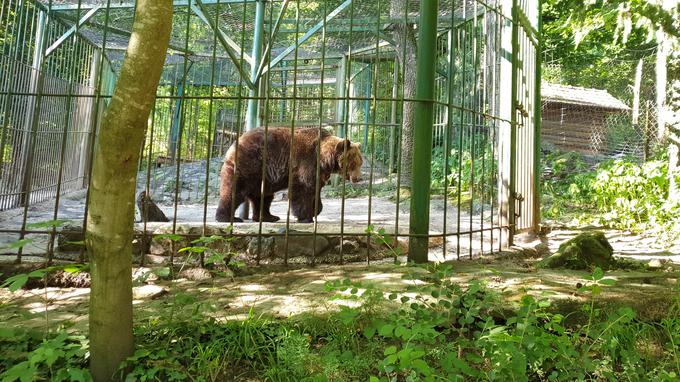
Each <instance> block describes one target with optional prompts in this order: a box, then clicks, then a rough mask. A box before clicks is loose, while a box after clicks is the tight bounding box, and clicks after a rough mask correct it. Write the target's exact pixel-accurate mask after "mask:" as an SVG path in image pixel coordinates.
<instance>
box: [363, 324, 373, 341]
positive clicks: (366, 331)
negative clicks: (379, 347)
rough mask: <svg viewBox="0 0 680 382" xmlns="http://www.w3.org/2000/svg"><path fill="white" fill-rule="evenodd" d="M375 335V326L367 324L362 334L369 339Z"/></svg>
mask: <svg viewBox="0 0 680 382" xmlns="http://www.w3.org/2000/svg"><path fill="white" fill-rule="evenodd" d="M374 335H375V327H374V326H368V327H366V328H365V329H364V336H365V337H366V338H368V339H369V340H370V339H371V338H373V336H374Z"/></svg>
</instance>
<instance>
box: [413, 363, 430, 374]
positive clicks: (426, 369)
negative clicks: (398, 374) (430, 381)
mask: <svg viewBox="0 0 680 382" xmlns="http://www.w3.org/2000/svg"><path fill="white" fill-rule="evenodd" d="M411 365H412V366H413V368H414V369H416V370H418V371H420V372H421V373H422V374H424V375H426V376H427V375H430V374H432V371H431V370H430V366H429V365H428V364H427V362H425V361H423V360H422V359H414V360H413V361H411Z"/></svg>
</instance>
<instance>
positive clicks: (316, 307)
mask: <svg viewBox="0 0 680 382" xmlns="http://www.w3.org/2000/svg"><path fill="white" fill-rule="evenodd" d="M578 232H579V231H577V230H569V229H560V230H554V231H552V232H550V233H549V234H548V235H546V236H545V237H543V238H541V239H531V238H527V239H525V240H524V243H523V244H522V245H524V246H525V247H527V248H535V247H536V246H537V243H541V242H542V243H543V244H546V245H547V246H548V248H549V249H550V250H551V251H555V250H556V249H557V247H558V246H559V244H561V243H562V242H564V241H565V240H567V239H568V238H571V237H573V236H574V235H576V234H577V233H578ZM606 235H607V236H608V238H609V239H610V241H611V244H612V246H613V247H614V252H615V255H616V256H624V257H631V258H636V259H639V260H641V261H645V262H647V261H649V260H653V259H661V260H662V261H657V263H658V264H655V267H656V268H655V269H650V270H645V271H625V270H616V271H611V272H608V273H607V276H608V277H613V278H615V279H616V280H617V283H616V285H615V286H612V287H608V288H606V289H605V291H604V293H603V295H602V296H601V297H600V299H601V301H606V302H607V304H613V305H628V306H632V307H633V308H635V310H636V311H637V312H638V314H639V315H640V316H642V317H643V318H647V319H657V318H659V317H662V316H663V315H664V314H665V313H666V310H667V308H668V307H669V306H670V304H671V301H672V296H673V293H676V294H677V290H678V277H679V275H680V251H675V252H669V251H659V250H656V249H654V248H651V247H650V246H649V245H648V244H647V241H648V239H645V238H642V237H640V236H635V235H630V234H626V233H623V232H617V231H607V232H606ZM532 253H533V250H526V251H524V252H519V251H518V252H514V253H508V252H506V253H503V254H496V255H495V256H486V257H483V258H477V259H474V260H461V261H455V262H452V264H453V267H454V270H455V276H454V279H455V280H456V281H459V282H461V283H466V282H469V281H470V280H473V279H477V280H482V281H483V282H485V283H486V284H487V285H488V287H490V288H492V289H495V290H498V291H500V292H501V293H502V295H503V296H504V298H505V299H507V301H509V302H512V301H516V300H518V299H519V298H520V296H521V295H523V294H524V293H531V294H535V295H546V292H550V293H551V294H550V296H549V298H551V299H552V300H554V301H555V302H557V303H558V304H561V305H562V306H563V309H565V311H567V312H570V311H571V310H578V306H579V304H580V303H582V302H583V301H584V299H585V298H586V296H583V295H581V294H579V293H578V291H577V289H578V287H579V286H580V284H581V283H585V282H586V281H584V278H585V277H586V276H587V272H582V271H571V270H546V269H536V268H535V267H534V264H535V262H536V261H537V258H536V256H533V255H532ZM138 272H144V270H139V271H138ZM411 272H424V270H423V269H422V268H418V267H412V266H399V265H392V264H385V263H383V264H374V265H371V266H367V265H365V264H350V265H341V266H340V265H322V266H317V267H314V268H309V267H306V268H304V267H300V268H295V269H293V268H288V269H286V268H283V267H279V268H262V269H258V270H255V271H254V273H252V274H249V275H244V276H235V277H234V278H219V277H218V278H213V279H211V280H206V281H189V280H186V279H178V280H174V281H169V280H158V281H154V282H150V283H149V282H147V283H146V284H144V285H139V286H137V287H136V288H135V295H136V298H135V302H134V306H135V317H136V320H145V319H148V318H150V317H157V316H161V315H166V314H170V311H172V310H176V309H180V310H181V309H182V308H184V309H190V308H187V307H186V306H185V305H184V304H185V302H186V301H197V302H201V303H203V304H210V305H211V306H212V307H213V308H214V312H212V313H209V314H211V315H214V316H216V317H217V318H219V319H224V320H228V319H238V318H243V317H245V315H247V314H248V313H249V312H250V311H251V310H252V312H253V313H255V314H267V315H273V316H279V317H289V316H292V315H297V314H301V313H306V312H311V313H316V314H323V313H326V312H330V311H332V310H334V309H337V307H338V304H343V303H345V304H347V303H350V302H348V301H343V300H333V301H331V300H330V299H329V297H330V296H331V294H330V293H329V292H327V291H326V290H325V289H324V283H325V282H326V281H328V280H334V279H344V278H350V279H352V280H355V281H362V282H370V283H373V284H375V285H376V286H378V287H379V288H382V290H384V291H385V292H399V291H404V290H405V288H406V286H407V285H408V284H409V283H412V282H413V281H407V280H404V279H402V276H403V275H404V274H405V273H411ZM138 274H139V273H138ZM674 291H675V292H674ZM88 294H89V289H87V288H46V289H45V288H40V289H31V290H19V291H17V292H15V293H11V292H9V291H8V290H6V289H2V290H0V320H1V321H3V322H5V324H6V325H22V326H29V327H33V328H36V329H47V328H55V327H57V326H62V325H66V326H72V327H73V328H75V329H79V330H86V329H87V328H86V326H87V309H88ZM155 294H158V296H155ZM187 299H188V300H187ZM179 301H185V302H182V303H178V302H179ZM175 313H176V312H175Z"/></svg>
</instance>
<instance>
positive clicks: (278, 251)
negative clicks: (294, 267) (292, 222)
mask: <svg viewBox="0 0 680 382" xmlns="http://www.w3.org/2000/svg"><path fill="white" fill-rule="evenodd" d="M277 233H279V234H283V233H285V229H280V230H279V231H277ZM289 234H292V235H289V236H288V244H287V247H286V237H285V236H283V235H281V236H266V237H254V238H252V239H250V243H249V244H248V248H247V250H246V251H247V254H248V257H249V260H251V261H252V260H256V259H259V260H260V261H262V260H264V261H265V262H267V261H272V260H274V259H278V260H280V259H283V258H284V257H285V254H286V250H287V252H288V258H295V257H315V256H319V255H321V254H323V253H324V252H325V251H326V250H327V249H328V247H329V242H328V239H327V238H326V237H325V236H321V235H316V236H314V235H311V234H310V233H308V232H301V231H295V230H290V231H289Z"/></svg>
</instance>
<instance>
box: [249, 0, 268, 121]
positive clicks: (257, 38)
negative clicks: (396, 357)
mask: <svg viewBox="0 0 680 382" xmlns="http://www.w3.org/2000/svg"><path fill="white" fill-rule="evenodd" d="M263 33H264V0H260V1H258V2H257V3H255V26H254V30H253V50H252V52H251V56H252V58H253V65H252V66H251V67H250V81H251V82H252V83H253V85H254V86H253V88H252V89H250V92H249V93H248V96H249V97H250V98H249V99H248V113H247V114H246V130H252V129H254V128H256V127H257V125H258V108H259V104H260V102H259V100H258V99H257V97H258V96H259V93H260V92H259V90H260V86H259V80H258V78H257V69H258V67H259V66H260V61H262V34H263Z"/></svg>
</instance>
